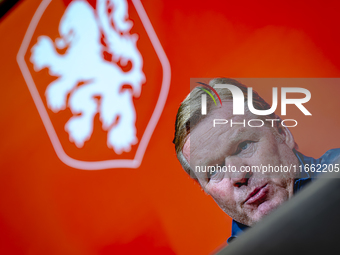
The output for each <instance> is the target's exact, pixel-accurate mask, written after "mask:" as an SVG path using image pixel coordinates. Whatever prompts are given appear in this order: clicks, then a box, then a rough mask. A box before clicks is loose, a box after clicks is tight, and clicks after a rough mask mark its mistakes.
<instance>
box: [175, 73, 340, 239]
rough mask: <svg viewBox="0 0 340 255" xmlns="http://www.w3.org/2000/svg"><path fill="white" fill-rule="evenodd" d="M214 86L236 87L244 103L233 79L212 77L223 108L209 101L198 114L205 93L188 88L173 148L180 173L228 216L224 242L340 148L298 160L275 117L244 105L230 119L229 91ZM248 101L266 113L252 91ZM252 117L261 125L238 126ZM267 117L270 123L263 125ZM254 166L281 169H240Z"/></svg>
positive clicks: (309, 176)
mask: <svg viewBox="0 0 340 255" xmlns="http://www.w3.org/2000/svg"><path fill="white" fill-rule="evenodd" d="M217 84H229V85H233V86H236V87H237V88H239V89H240V90H242V92H243V94H244V100H245V102H246V101H247V98H248V97H249V95H248V94H247V93H248V92H247V91H248V90H247V87H246V86H244V85H243V84H241V83H239V82H238V81H236V80H233V79H226V78H217V79H213V80H211V81H210V84H209V85H210V86H211V88H212V90H214V91H216V92H217V93H218V95H219V96H220V98H221V101H222V103H223V104H222V105H221V107H215V106H214V101H213V100H207V102H206V103H207V108H208V109H209V114H206V115H204V114H202V109H201V97H202V94H204V93H206V92H205V91H206V90H205V91H204V90H201V89H197V88H195V89H193V90H192V91H191V93H190V94H189V95H188V97H187V98H186V99H185V100H184V101H183V102H182V103H181V105H180V107H179V110H178V113H177V118H176V131H175V138H174V144H175V148H176V153H177V158H178V160H179V161H180V163H181V165H182V166H183V168H184V170H185V171H186V172H187V173H188V174H189V175H190V176H191V177H193V178H194V179H195V180H196V181H197V182H198V183H199V185H200V186H201V187H202V189H203V190H204V191H205V192H206V193H207V194H209V195H210V196H211V197H212V198H213V199H214V200H215V201H216V203H217V204H218V205H219V206H220V208H221V209H222V210H223V211H224V212H225V213H227V214H228V215H229V216H230V217H232V218H233V222H232V235H231V237H230V238H229V239H228V242H230V241H231V240H232V239H233V238H235V237H237V236H238V235H239V234H240V233H242V232H243V231H244V230H245V229H246V228H248V227H249V226H253V225H254V224H255V223H257V222H258V221H259V220H261V219H262V218H263V217H264V216H265V215H267V214H269V213H271V212H272V211H273V210H275V209H276V208H277V207H278V206H280V205H281V204H282V203H283V202H285V201H287V200H289V199H290V198H291V197H292V196H293V195H294V194H295V193H296V192H297V191H298V190H299V189H300V188H301V187H302V186H304V185H305V184H306V183H308V182H310V181H311V180H312V178H313V177H314V176H313V175H314V174H313V173H311V172H308V171H305V169H304V167H305V166H306V165H310V164H324V163H328V162H330V161H331V160H332V159H334V158H335V157H337V156H338V155H339V154H340V150H339V149H335V150H330V151H327V152H326V153H325V154H324V155H323V156H322V157H321V158H320V159H313V158H310V157H306V156H304V155H303V154H301V153H300V152H298V151H297V149H298V146H297V144H296V143H295V140H294V137H293V135H292V134H291V132H290V131H289V129H288V128H287V127H285V126H283V125H282V122H281V119H280V118H279V117H278V116H277V115H276V114H275V113H272V114H270V115H269V116H258V115H255V114H253V113H252V112H251V111H249V109H248V107H247V105H246V104H245V108H246V110H245V113H244V115H234V114H233V107H234V104H233V101H232V100H233V95H232V93H231V92H230V90H229V89H225V88H223V89H222V88H218V87H221V86H217ZM252 101H253V106H254V108H256V109H258V110H267V109H270V106H269V105H268V103H266V102H265V101H264V100H263V99H262V98H261V97H260V96H259V95H258V94H257V93H256V92H255V91H253V94H252ZM216 119H225V120H230V121H232V122H234V123H235V124H236V125H232V126H231V125H214V124H213V123H215V120H216ZM253 119H258V120H262V123H264V124H263V125H262V126H256V127H254V126H250V125H241V123H248V121H249V120H253ZM268 119H270V120H272V121H265V120H268ZM273 120H280V121H273ZM207 166H214V167H210V168H209V167H208V168H207ZM260 166H261V167H262V166H269V167H270V166H271V167H281V168H280V169H281V170H280V171H276V172H274V171H272V172H271V171H265V172H263V171H262V172H260V171H253V170H251V171H242V169H256V168H258V169H259V168H260ZM285 167H286V168H285ZM203 169H204V170H203ZM207 169H208V170H207ZM221 169H224V170H225V171H221ZM230 169H237V171H231V170H230ZM282 169H289V171H282ZM300 170H302V171H300ZM297 173H298V175H297Z"/></svg>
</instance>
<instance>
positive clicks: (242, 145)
mask: <svg viewBox="0 0 340 255" xmlns="http://www.w3.org/2000/svg"><path fill="white" fill-rule="evenodd" d="M252 143H253V141H244V142H241V143H240V144H239V145H238V146H237V150H236V153H235V155H236V154H239V153H240V152H242V151H245V150H247V149H248V148H249V147H250V145H251V144H252Z"/></svg>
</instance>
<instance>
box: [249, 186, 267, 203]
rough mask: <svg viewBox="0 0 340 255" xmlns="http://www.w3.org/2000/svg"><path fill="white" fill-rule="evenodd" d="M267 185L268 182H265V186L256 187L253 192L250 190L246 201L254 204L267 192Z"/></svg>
mask: <svg viewBox="0 0 340 255" xmlns="http://www.w3.org/2000/svg"><path fill="white" fill-rule="evenodd" d="M267 185H268V183H266V184H264V185H263V186H260V187H257V188H255V189H254V190H253V191H252V192H250V194H249V195H248V197H247V198H246V200H245V202H244V203H245V204H254V203H257V202H259V201H260V200H261V199H263V198H264V197H265V196H266V194H267V190H268V188H267Z"/></svg>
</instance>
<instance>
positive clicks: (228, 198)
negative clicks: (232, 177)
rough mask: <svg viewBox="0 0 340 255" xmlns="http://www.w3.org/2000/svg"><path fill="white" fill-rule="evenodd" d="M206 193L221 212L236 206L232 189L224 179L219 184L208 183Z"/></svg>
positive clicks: (227, 180)
mask: <svg viewBox="0 0 340 255" xmlns="http://www.w3.org/2000/svg"><path fill="white" fill-rule="evenodd" d="M206 193H207V194H209V195H210V196H211V197H212V198H213V199H214V200H215V201H216V203H217V204H218V205H219V206H220V207H221V208H222V209H223V210H225V209H228V208H234V207H235V205H236V202H235V197H234V192H233V188H232V187H231V185H230V184H229V179H224V180H223V181H222V182H219V183H209V185H207V187H206Z"/></svg>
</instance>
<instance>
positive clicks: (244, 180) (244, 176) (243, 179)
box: [231, 172, 253, 188]
mask: <svg viewBox="0 0 340 255" xmlns="http://www.w3.org/2000/svg"><path fill="white" fill-rule="evenodd" d="M252 176H253V172H238V173H235V175H233V176H232V178H231V182H232V184H233V186H234V187H237V188H239V187H241V186H243V185H246V186H247V185H248V183H249V179H250V178H251V177H252Z"/></svg>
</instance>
